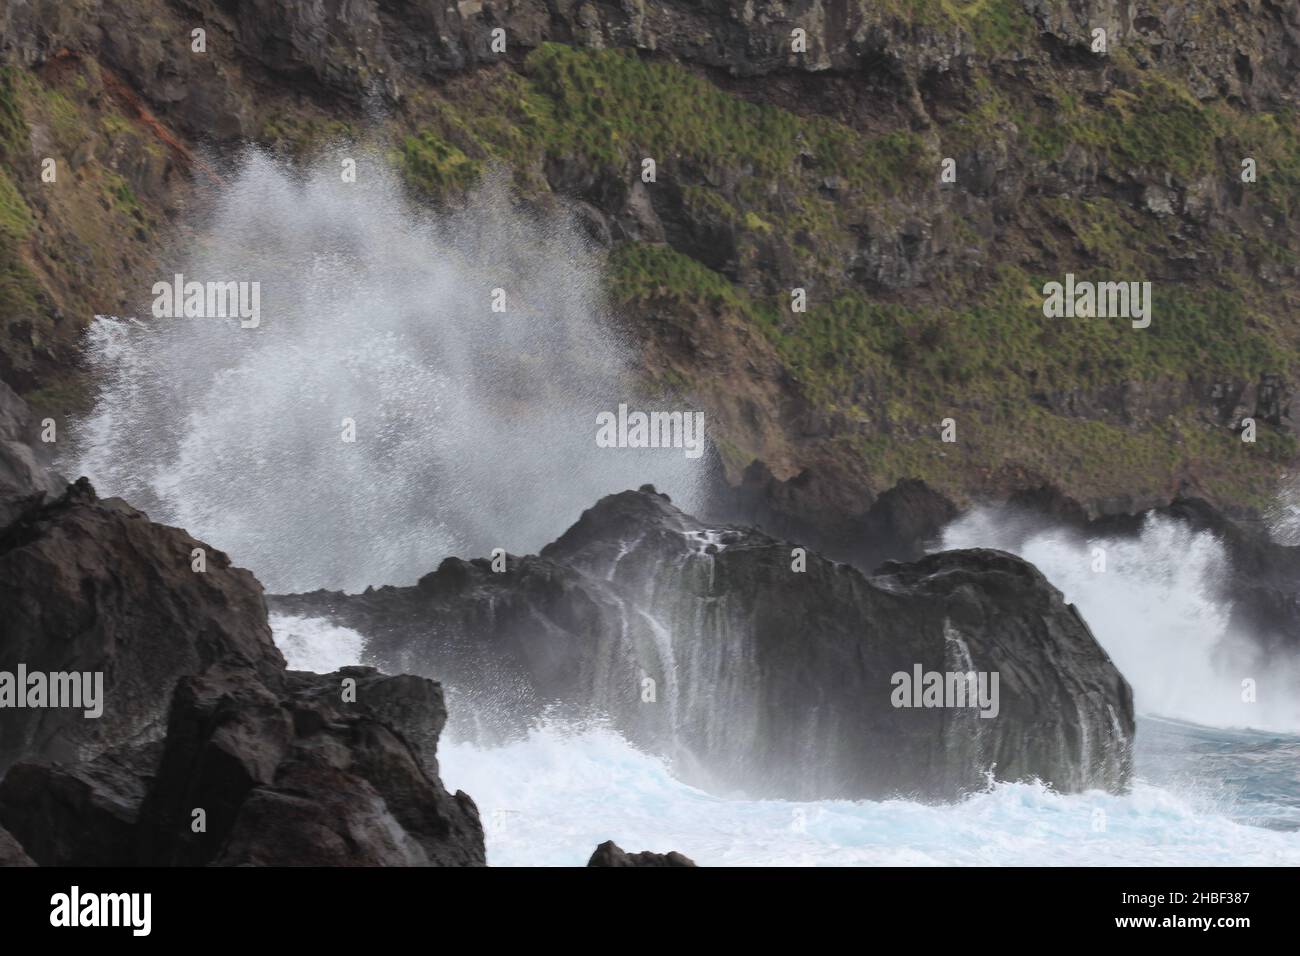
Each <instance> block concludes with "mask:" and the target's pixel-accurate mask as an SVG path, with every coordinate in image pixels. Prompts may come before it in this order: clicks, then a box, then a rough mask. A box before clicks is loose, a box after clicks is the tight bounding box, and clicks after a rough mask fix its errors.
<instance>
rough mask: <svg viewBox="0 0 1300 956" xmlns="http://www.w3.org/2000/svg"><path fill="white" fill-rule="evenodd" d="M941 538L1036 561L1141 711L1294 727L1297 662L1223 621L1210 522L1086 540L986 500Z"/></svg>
mask: <svg viewBox="0 0 1300 956" xmlns="http://www.w3.org/2000/svg"><path fill="white" fill-rule="evenodd" d="M942 545H943V547H944V548H974V547H982V548H1000V549H1002V550H1006V551H1011V552H1013V553H1015V554H1018V555H1020V556H1021V557H1023V558H1025V559H1026V560H1028V561H1030V562H1032V563H1033V564H1034V565H1036V566H1037V567H1038V568H1039V570H1041V571H1042V572H1043V574H1045V575H1046V576H1047V579H1048V580H1049V581H1051V582H1052V584H1054V585H1055V586H1056V587H1058V588H1060V589H1061V591H1062V592H1063V593H1064V595H1065V599H1066V600H1067V601H1070V602H1071V603H1073V604H1076V605H1077V606H1078V608H1079V610H1080V612H1081V613H1082V614H1083V617H1084V620H1086V621H1087V622H1088V625H1089V627H1090V628H1091V629H1092V632H1093V635H1094V636H1095V637H1096V638H1097V640H1098V642H1099V643H1100V644H1101V645H1102V647H1103V648H1105V650H1106V652H1107V653H1108V654H1109V655H1110V656H1111V659H1112V660H1113V661H1114V662H1115V666H1117V667H1118V668H1119V670H1120V673H1122V674H1123V675H1124V676H1125V677H1126V678H1127V679H1128V681H1129V683H1130V684H1131V685H1132V687H1133V699H1134V706H1135V707H1136V709H1137V710H1138V712H1139V713H1143V714H1158V715H1162V716H1165V717H1174V718H1178V719H1181V720H1187V721H1192V722H1195V723H1199V724H1205V725H1209V726H1216V727H1258V728H1268V729H1274V730H1282V731H1297V730H1300V690H1298V688H1300V671H1298V670H1297V666H1296V662H1295V661H1294V660H1290V661H1289V660H1285V659H1276V658H1274V659H1272V660H1266V659H1264V658H1263V657H1262V655H1261V653H1260V651H1259V649H1258V646H1257V644H1256V643H1255V642H1254V641H1252V640H1250V639H1249V637H1248V635H1242V634H1237V633H1234V632H1233V631H1232V629H1231V627H1230V623H1229V622H1230V619H1231V611H1232V608H1231V606H1230V604H1229V603H1228V602H1229V600H1230V597H1229V596H1226V595H1224V594H1223V593H1222V592H1221V585H1222V582H1223V580H1224V579H1225V578H1226V577H1227V574H1226V569H1227V562H1228V560H1229V559H1228V556H1227V553H1226V551H1225V550H1224V547H1223V544H1222V542H1220V541H1219V540H1218V539H1217V538H1216V537H1215V536H1214V535H1213V534H1212V533H1210V532H1208V531H1196V530H1193V529H1191V528H1188V527H1187V526H1186V525H1184V524H1181V523H1180V522H1177V521H1174V520H1172V519H1167V518H1162V517H1158V516H1154V515H1153V516H1148V517H1147V519H1146V521H1145V524H1144V525H1143V527H1142V529H1141V533H1140V534H1139V535H1138V536H1136V537H1115V538H1104V537H1098V538H1094V539H1091V540H1088V539H1085V538H1082V537H1080V536H1078V535H1077V534H1074V533H1073V532H1069V531H1066V530H1064V529H1059V528H1050V527H1043V528H1041V529H1039V530H1027V529H1026V528H1025V527H1024V525H1023V524H1021V523H1018V522H1017V521H1016V520H1014V517H1013V516H1011V515H1009V514H1008V513H1007V512H1005V511H1003V510H1002V509H996V508H988V509H979V510H976V511H973V512H970V513H969V514H967V515H965V516H963V517H962V518H960V519H959V520H957V521H956V522H954V523H953V524H952V525H950V526H949V527H948V528H947V529H946V530H945V532H944V535H943V542H942ZM1099 557H1100V560H1099ZM1246 681H1249V682H1251V683H1250V684H1249V685H1244V684H1243V682H1246ZM1250 698H1253V699H1250Z"/></svg>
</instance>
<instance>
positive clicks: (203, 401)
mask: <svg viewBox="0 0 1300 956" xmlns="http://www.w3.org/2000/svg"><path fill="white" fill-rule="evenodd" d="M339 168H340V167H339V164H338V162H337V160H334V161H323V162H322V163H321V164H320V165H319V166H316V167H314V168H312V169H310V170H306V171H298V170H294V169H291V168H288V167H286V166H283V165H281V164H278V163H276V162H274V161H272V160H271V159H269V158H267V157H266V156H264V155H261V154H259V153H256V152H250V153H249V154H247V155H246V156H245V157H244V159H243V160H242V161H241V163H240V164H239V165H238V167H237V168H236V170H235V171H234V173H233V174H232V175H231V176H230V177H229V179H228V181H227V183H226V184H225V185H224V186H222V187H219V188H218V189H217V191H216V193H215V194H214V195H213V197H212V203H211V207H212V208H211V213H210V215H208V216H207V218H206V219H205V223H204V226H203V228H202V229H201V232H200V235H199V236H198V237H197V239H196V240H195V241H193V242H192V243H190V244H189V245H188V246H187V247H186V248H184V249H181V250H179V251H178V252H177V253H176V255H175V256H174V261H173V262H169V263H168V266H167V268H166V269H164V270H163V271H162V274H160V275H159V276H158V277H157V279H158V280H159V281H168V282H170V281H171V279H172V276H173V274H174V273H181V274H183V275H184V277H185V281H199V282H209V281H219V282H231V281H240V282H254V281H255V282H259V283H260V287H261V320H260V325H259V326H258V327H257V328H241V327H240V323H239V320H238V319H236V318H176V319H158V318H154V317H152V316H151V315H150V314H149V308H150V304H151V302H152V296H151V295H148V294H147V292H148V290H142V294H141V297H140V309H141V315H142V317H143V318H142V320H140V321H136V320H131V319H126V320H121V319H108V318H101V319H99V320H97V321H96V324H95V326H94V327H93V329H92V332H91V336H90V360H91V362H92V363H93V365H94V367H95V372H96V376H97V379H98V380H99V381H100V382H101V383H102V386H103V387H102V392H101V394H100V396H99V400H98V402H97V404H96V407H95V410H94V412H93V414H92V415H91V416H90V417H89V419H88V420H87V421H85V422H83V423H82V424H81V427H80V428H79V429H78V430H77V431H78V438H79V441H78V443H77V447H76V452H75V453H74V457H73V460H72V461H71V462H68V463H65V465H64V467H65V468H66V470H67V471H69V472H72V473H76V474H85V475H88V476H89V477H90V479H91V481H92V482H94V484H95V486H96V488H97V489H98V490H99V492H100V493H101V494H103V495H120V496H122V497H124V498H126V499H127V500H128V501H130V502H131V503H132V504H134V505H136V506H137V507H139V508H141V509H143V510H145V511H147V512H148V513H149V515H150V517H152V518H153V519H154V520H157V521H162V522H165V523H168V524H174V525H179V526H181V527H184V528H186V529H187V530H189V531H190V532H191V533H192V534H194V535H196V536H197V537H199V538H202V539H204V540H207V541H208V542H210V543H211V544H212V545H214V546H216V547H219V548H221V549H223V550H225V551H227V552H228V553H230V554H231V555H232V556H233V558H234V560H235V561H236V562H237V563H238V564H240V565H243V566H245V567H249V568H251V569H252V570H253V571H254V572H256V573H257V575H258V576H259V578H260V579H261V580H262V581H263V583H264V584H265V585H266V586H267V588H268V590H271V591H282V592H283V591H297V590H308V589H313V588H319V587H325V588H336V589H344V590H350V591H356V590H361V589H363V588H364V587H366V586H367V585H380V584H409V583H411V582H413V581H415V580H416V579H417V578H418V577H419V576H420V575H422V574H424V573H426V572H428V571H430V570H432V569H433V568H435V567H436V566H437V564H438V562H439V561H440V560H441V559H442V558H444V557H446V556H447V555H451V554H458V555H462V556H475V555H485V554H487V553H489V552H490V551H491V549H493V548H497V547H501V548H505V549H506V550H507V551H509V552H511V553H520V554H521V553H526V552H530V551H536V550H537V549H539V548H540V547H541V546H542V545H543V544H545V543H546V542H548V541H550V540H551V539H553V538H555V537H556V536H558V535H559V534H560V533H561V532H563V531H564V530H565V528H567V527H568V526H569V525H570V524H571V523H572V522H573V521H575V520H576V519H577V517H578V516H579V515H580V514H581V512H582V511H583V509H585V508H587V507H590V506H591V505H592V504H594V503H595V501H596V500H597V499H598V498H600V497H601V496H602V495H604V494H607V493H610V492H616V491H622V490H625V489H627V488H635V487H637V486H639V485H641V484H644V483H646V482H651V483H654V484H655V485H656V486H658V487H659V488H660V490H663V491H667V492H668V493H669V494H671V495H672V496H673V498H674V500H680V501H681V502H682V504H683V505H684V506H685V507H687V508H688V509H690V508H692V507H694V506H696V505H698V504H699V493H700V492H699V491H698V489H699V488H700V486H701V481H700V476H702V474H703V472H704V470H705V462H706V461H707V456H706V457H705V458H700V459H697V460H690V459H687V458H686V457H685V454H684V452H683V450H682V449H624V448H617V449H616V448H598V447H597V446H596V444H595V434H596V424H595V421H596V414H597V413H598V412H600V411H615V410H616V409H617V407H618V404H619V403H620V402H629V404H631V406H632V407H633V408H640V409H649V408H652V407H659V406H657V405H655V404H654V403H653V402H652V401H651V399H652V398H653V396H638V395H637V394H636V389H635V386H634V383H633V373H634V370H635V364H634V358H633V352H632V350H630V349H629V348H628V347H626V345H625V344H624V343H623V342H621V341H620V339H619V337H618V336H617V335H616V334H615V333H614V332H613V331H612V329H613V327H614V325H613V323H611V322H610V321H609V319H610V317H609V316H608V315H607V314H606V308H605V304H604V295H603V286H602V272H601V268H602V263H601V260H600V257H599V256H598V255H597V253H596V251H595V250H593V249H592V248H590V247H589V245H588V244H587V243H586V242H585V240H584V239H583V238H582V236H581V235H580V233H579V232H578V231H577V229H576V228H575V227H574V226H573V224H572V223H571V222H569V221H568V220H567V219H566V218H564V217H561V216H558V215H557V216H553V217H550V218H536V217H530V216H527V215H525V214H523V213H521V212H519V211H517V210H516V209H515V208H514V207H513V206H512V205H511V203H510V201H509V199H508V197H507V191H506V189H505V188H504V186H502V185H499V184H497V185H494V184H492V183H488V184H487V185H486V186H484V187H483V188H482V189H480V190H479V191H478V192H477V193H476V194H475V195H474V196H472V197H471V198H470V200H469V202H468V205H467V207H466V208H465V209H463V210H462V211H459V212H455V213H448V214H444V215H441V216H436V217H435V216H432V215H426V214H421V213H419V212H418V211H416V210H414V209H413V208H412V207H411V206H410V205H409V204H408V203H407V202H406V201H405V200H404V198H403V194H402V191H401V189H400V187H399V184H398V183H397V182H396V181H395V180H394V179H393V178H392V177H391V175H390V174H389V173H387V172H386V171H385V170H384V168H383V166H382V164H381V163H378V162H368V161H366V160H359V162H358V170H357V181H356V182H353V183H346V182H343V181H342V178H341V176H340V174H339ZM494 289H503V290H504V291H505V295H506V299H505V302H506V308H507V311H506V312H505V313H500V312H493V311H492V308H491V306H492V301H493V290H494ZM674 408H676V409H680V408H681V406H674ZM681 410H685V409H681ZM345 418H350V419H352V420H354V421H355V427H356V440H355V443H346V442H344V441H342V440H341V435H342V432H343V424H342V422H343V419H345ZM706 425H707V423H706Z"/></svg>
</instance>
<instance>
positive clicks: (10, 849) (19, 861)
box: [0, 827, 36, 866]
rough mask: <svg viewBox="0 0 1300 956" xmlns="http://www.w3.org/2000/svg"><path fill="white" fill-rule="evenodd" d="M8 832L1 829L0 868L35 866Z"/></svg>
mask: <svg viewBox="0 0 1300 956" xmlns="http://www.w3.org/2000/svg"><path fill="white" fill-rule="evenodd" d="M35 865H36V864H35V862H33V860H32V858H31V857H30V856H28V855H27V854H26V853H24V852H23V848H22V847H21V846H19V844H18V841H17V840H15V839H14V838H13V834H11V833H10V832H9V831H8V830H6V829H4V828H3V827H0V866H35Z"/></svg>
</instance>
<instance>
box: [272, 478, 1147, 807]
mask: <svg viewBox="0 0 1300 956" xmlns="http://www.w3.org/2000/svg"><path fill="white" fill-rule="evenodd" d="M271 603H272V606H273V607H275V608H277V609H279V610H283V611H285V612H290V613H297V614H308V615H318V616H325V617H329V618H331V619H333V620H334V621H336V622H338V623H340V624H343V625H346V626H348V627H352V628H355V629H356V630H357V631H359V632H360V633H361V634H363V635H364V636H365V638H366V654H367V659H368V660H371V661H374V662H375V663H378V664H379V665H380V666H383V667H388V668H397V669H402V670H410V671H412V672H414V673H426V674H432V673H438V674H441V675H443V676H444V679H445V680H446V681H447V683H448V685H449V686H450V687H452V688H453V692H454V700H455V702H456V706H457V708H459V711H458V712H460V713H465V712H466V711H469V712H471V714H472V719H467V720H466V723H465V726H466V728H467V729H468V727H469V726H470V725H474V726H477V727H478V728H479V730H480V732H483V733H491V734H511V733H515V732H518V731H519V730H520V729H521V728H522V727H524V726H526V725H527V724H528V723H529V722H530V721H532V720H535V719H536V718H538V717H539V716H541V715H542V714H543V713H546V714H547V715H551V716H573V717H579V716H590V715H592V714H596V713H599V714H608V715H610V716H611V718H612V720H613V722H614V725H615V726H616V727H617V729H618V730H619V731H620V732H621V733H623V734H625V735H626V736H627V737H628V738H629V739H630V740H632V741H633V742H634V743H636V744H638V745H639V746H642V747H644V748H646V749H649V750H652V751H656V752H659V753H663V754H666V755H668V756H669V757H670V758H671V759H672V760H673V761H674V767H675V769H676V771H677V772H679V773H681V774H682V775H683V776H684V777H686V778H687V779H689V780H692V781H694V782H697V783H699V784H701V785H704V786H709V787H714V788H720V789H729V788H737V787H739V788H743V789H745V790H746V791H748V792H750V793H754V794H761V795H769V796H782V797H799V798H825V797H880V796H887V795H891V794H900V793H906V794H917V795H923V796H928V797H935V798H949V797H954V796H957V795H958V794H960V793H963V792H965V791H967V790H970V789H972V788H975V787H978V786H981V785H983V783H984V781H985V774H986V772H992V773H993V774H994V775H995V776H996V777H997V778H999V779H1009V780H1016V779H1023V778H1030V777H1036V778H1039V779H1042V780H1045V781H1049V782H1050V783H1051V784H1052V785H1054V786H1056V787H1057V788H1058V789H1061V790H1063V791H1077V790H1083V789H1088V788H1092V787H1104V788H1108V789H1119V788H1122V787H1123V786H1124V785H1125V784H1126V782H1127V779H1128V776H1129V772H1130V760H1131V757H1130V753H1129V744H1130V742H1131V740H1132V736H1133V711H1132V700H1131V694H1130V691H1129V687H1128V685H1127V683H1126V682H1125V681H1124V679H1123V677H1122V676H1121V675H1120V674H1119V673H1118V671H1116V670H1115V668H1114V667H1113V666H1112V664H1111V663H1110V661H1109V659H1108V658H1107V657H1106V655H1105V653H1104V652H1103V651H1102V650H1101V648H1100V647H1099V646H1098V645H1097V643H1096V641H1095V640H1094V639H1093V637H1092V635H1091V633H1090V632H1089V631H1088V628H1087V625H1086V624H1085V623H1084V622H1083V621H1082V620H1081V619H1080V617H1079V615H1078V614H1077V612H1075V610H1074V609H1073V608H1072V607H1071V606H1069V605H1067V604H1065V603H1064V601H1063V600H1062V599H1061V595H1060V594H1059V592H1057V591H1056V590H1055V589H1054V588H1053V587H1051V585H1049V584H1048V583H1047V582H1046V580H1045V579H1044V578H1043V577H1042V575H1041V574H1039V573H1038V571H1036V570H1035V569H1034V568H1033V567H1032V566H1031V565H1029V564H1027V563H1026V562H1024V561H1021V560H1020V559H1018V558H1015V557H1013V556H1011V555H1008V554H1004V553H1001V552H993V551H967V552H953V553H947V554H941V555H934V556H931V557H928V558H924V559H922V560H921V561H918V562H916V563H914V564H897V563H894V564H887V565H885V566H884V567H883V568H882V569H881V570H880V572H879V573H878V575H877V576H876V577H872V578H868V577H866V576H864V575H863V574H861V573H860V572H858V571H857V570H855V569H853V568H851V567H848V566H846V565H837V564H834V563H832V562H830V561H827V560H825V559H824V558H821V557H820V556H818V555H816V554H815V553H802V552H801V549H794V548H793V547H792V546H791V545H790V544H788V543H785V542H781V541H778V540H776V539H774V538H770V537H768V536H766V535H764V534H761V533H758V532H755V531H752V530H749V529H744V528H738V527H726V526H722V527H719V526H710V525H706V524H704V523H702V522H699V521H697V520H696V519H694V518H692V517H690V516H688V515H686V514H683V513H682V512H681V511H679V510H678V509H676V508H674V507H673V506H672V504H671V503H670V502H669V501H668V500H667V498H666V497H665V496H662V495H659V494H656V493H654V491H653V489H643V490H642V491H639V492H624V493H622V494H619V495H612V496H609V497H607V498H605V499H602V500H601V501H600V502H599V503H598V504H597V505H596V506H595V507H594V508H592V509H590V510H588V511H587V512H585V513H584V514H583V516H582V517H581V519H580V520H579V521H578V522H577V523H576V524H575V525H574V526H573V527H572V528H570V529H569V530H568V531H567V532H566V533H565V534H564V535H563V536H561V537H560V538H559V539H558V540H557V541H555V542H553V543H552V544H550V545H548V546H547V547H546V548H544V549H543V550H542V552H541V554H540V555H538V556H528V557H522V558H516V557H510V558H508V559H507V562H506V568H505V570H504V571H499V572H497V571H493V570H492V566H491V564H490V562H488V561H483V560H475V561H468V562H466V561H461V560H459V559H454V558H449V559H447V560H446V561H444V562H443V563H442V565H441V566H440V567H439V568H438V570H437V571H436V572H434V573H432V574H429V575H426V576H425V577H424V578H422V579H421V580H420V581H419V582H418V583H417V584H416V585H415V586H413V587H410V588H392V587H386V588H380V589H378V590H372V591H367V592H366V593H365V594H362V595H343V594H338V593H329V592H316V593H312V594H305V595H296V596H287V597H277V598H272V599H271ZM918 669H919V673H921V674H924V673H927V672H963V673H964V672H969V671H978V672H987V673H989V674H991V673H997V674H998V675H999V683H998V687H999V702H998V705H997V714H996V716H992V715H990V716H988V717H979V716H976V712H975V710H974V709H972V708H969V707H966V708H963V707H942V706H940V707H912V706H896V698H895V696H894V691H895V690H896V686H897V685H896V684H895V675H899V674H904V675H907V679H908V680H911V679H912V678H913V676H914V675H915V674H917V673H918ZM918 700H919V699H918ZM907 703H913V701H912V700H911V699H910V698H909V699H908V701H907Z"/></svg>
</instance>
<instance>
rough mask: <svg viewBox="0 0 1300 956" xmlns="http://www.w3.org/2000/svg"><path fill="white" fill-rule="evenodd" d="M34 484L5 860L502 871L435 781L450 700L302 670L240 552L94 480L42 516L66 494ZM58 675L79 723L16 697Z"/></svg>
mask: <svg viewBox="0 0 1300 956" xmlns="http://www.w3.org/2000/svg"><path fill="white" fill-rule="evenodd" d="M4 398H5V393H4V392H0V400H3V399H4ZM23 452H24V449H23V447H22V446H21V445H20V446H19V447H18V449H17V453H16V454H14V453H13V447H12V444H5V443H0V454H4V455H9V456H10V457H11V458H13V459H15V460H17V461H19V462H20V463H22V464H30V463H31V462H30V459H28V458H27V457H26V456H25V455H24V454H23ZM9 473H10V474H16V473H18V474H20V473H19V472H15V471H11V472H9ZM24 480H25V481H26V482H27V483H26V484H25V485H20V486H18V487H17V488H16V489H14V490H12V491H7V492H6V493H5V494H0V505H3V506H5V507H9V508H10V510H9V511H8V512H6V513H8V514H13V515H17V517H16V519H15V520H14V521H13V522H12V523H10V524H9V525H8V526H7V527H4V528H3V529H0V607H3V608H4V615H3V616H2V617H0V672H4V674H5V677H6V689H5V693H6V694H20V695H22V704H23V705H24V706H19V704H18V701H17V699H16V698H12V699H11V698H10V697H6V698H5V700H4V711H3V719H2V720H0V827H2V828H3V829H0V862H6V863H8V862H15V863H20V862H22V861H23V860H24V859H26V858H30V859H32V860H35V861H36V862H37V863H39V864H41V865H78V866H126V865H135V864H149V865H203V864H217V865H238V864H257V865H304V864H316V865H373V866H378V865H413V866H429V865H435V866H472V865H482V864H483V863H484V847H483V831H482V828H481V826H480V824H479V819H478V811H477V810H476V808H475V806H474V803H473V801H472V800H471V799H470V798H469V797H468V796H467V795H465V794H464V793H460V792H457V793H455V794H450V793H448V792H447V791H446V789H445V788H444V787H443V786H442V783H441V781H440V780H439V778H438V763H437V742H438V737H439V734H440V733H441V732H442V728H443V725H444V724H445V722H446V719H447V711H446V707H445V705H444V703H443V695H442V689H441V687H440V686H439V685H438V684H436V683H434V682H433V681H430V680H427V679H424V678H419V677H410V676H403V677H388V676H386V675H383V674H380V673H379V672H378V671H375V670H374V669H371V668H345V669H344V670H342V671H339V672H337V673H334V674H327V675H319V674H309V673H303V672H296V671H287V670H286V669H285V664H284V659H283V657H282V656H281V655H280V652H279V651H278V650H277V649H276V647H275V645H274V644H273V642H272V640H271V632H270V629H269V627H268V624H267V616H266V605H265V602H264V600H263V597H262V588H261V585H260V584H259V583H258V582H257V580H256V579H255V578H254V577H253V576H252V575H251V574H250V573H249V572H248V571H245V570H243V569H241V568H237V567H235V566H234V565H233V564H232V563H231V562H230V560H229V558H227V557H226V555H224V554H222V553H221V552H220V551H216V550H215V549H212V548H210V547H208V546H207V545H205V544H203V543H202V542H199V541H196V540H195V539H193V538H191V537H190V536H189V535H187V534H186V533H185V532H183V531H180V530H179V529H176V528H168V527H164V526H162V525H158V524H154V523H153V522H151V521H149V519H148V517H147V516H145V515H144V514H142V513H141V512H138V511H136V510H134V509H132V508H130V507H129V506H128V505H126V504H125V503H123V502H121V501H115V500H101V499H100V498H99V497H98V496H97V495H96V494H95V491H94V489H93V488H92V487H91V485H90V483H89V482H88V481H87V480H86V479H84V478H82V479H79V480H78V481H77V482H76V483H75V484H73V485H71V486H69V487H68V488H67V490H66V492H65V493H64V494H63V495H62V496H61V497H59V498H58V499H57V500H54V501H50V502H45V503H43V501H44V498H43V496H44V495H45V494H46V493H47V489H48V487H49V483H50V482H51V481H52V480H53V479H48V478H45V477H43V476H41V475H40V473H39V472H38V471H35V470H33V471H31V472H30V473H29V474H27V476H26V478H25V479H24ZM0 491H5V489H0ZM56 673H58V674H70V675H77V676H84V677H85V678H86V680H85V681H84V682H83V683H81V684H80V687H81V689H82V691H83V692H84V694H83V696H82V699H80V701H79V702H78V703H77V704H76V706H60V705H66V704H68V701H66V700H63V699H62V698H60V699H58V700H55V699H53V698H50V697H47V698H45V699H41V700H37V699H35V698H30V699H29V685H28V682H27V681H25V680H24V681H23V683H22V685H20V686H15V682H16V680H17V679H18V675H20V674H26V675H33V674H39V675H41V677H42V679H43V680H46V681H48V684H47V688H52V685H53V678H52V677H50V676H48V675H53V674H56ZM33 686H34V685H33ZM68 686H72V684H69V685H68ZM47 693H52V690H47ZM90 696H93V697H94V700H90V699H89V697H90ZM37 704H39V705H40V706H36V705H37Z"/></svg>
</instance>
